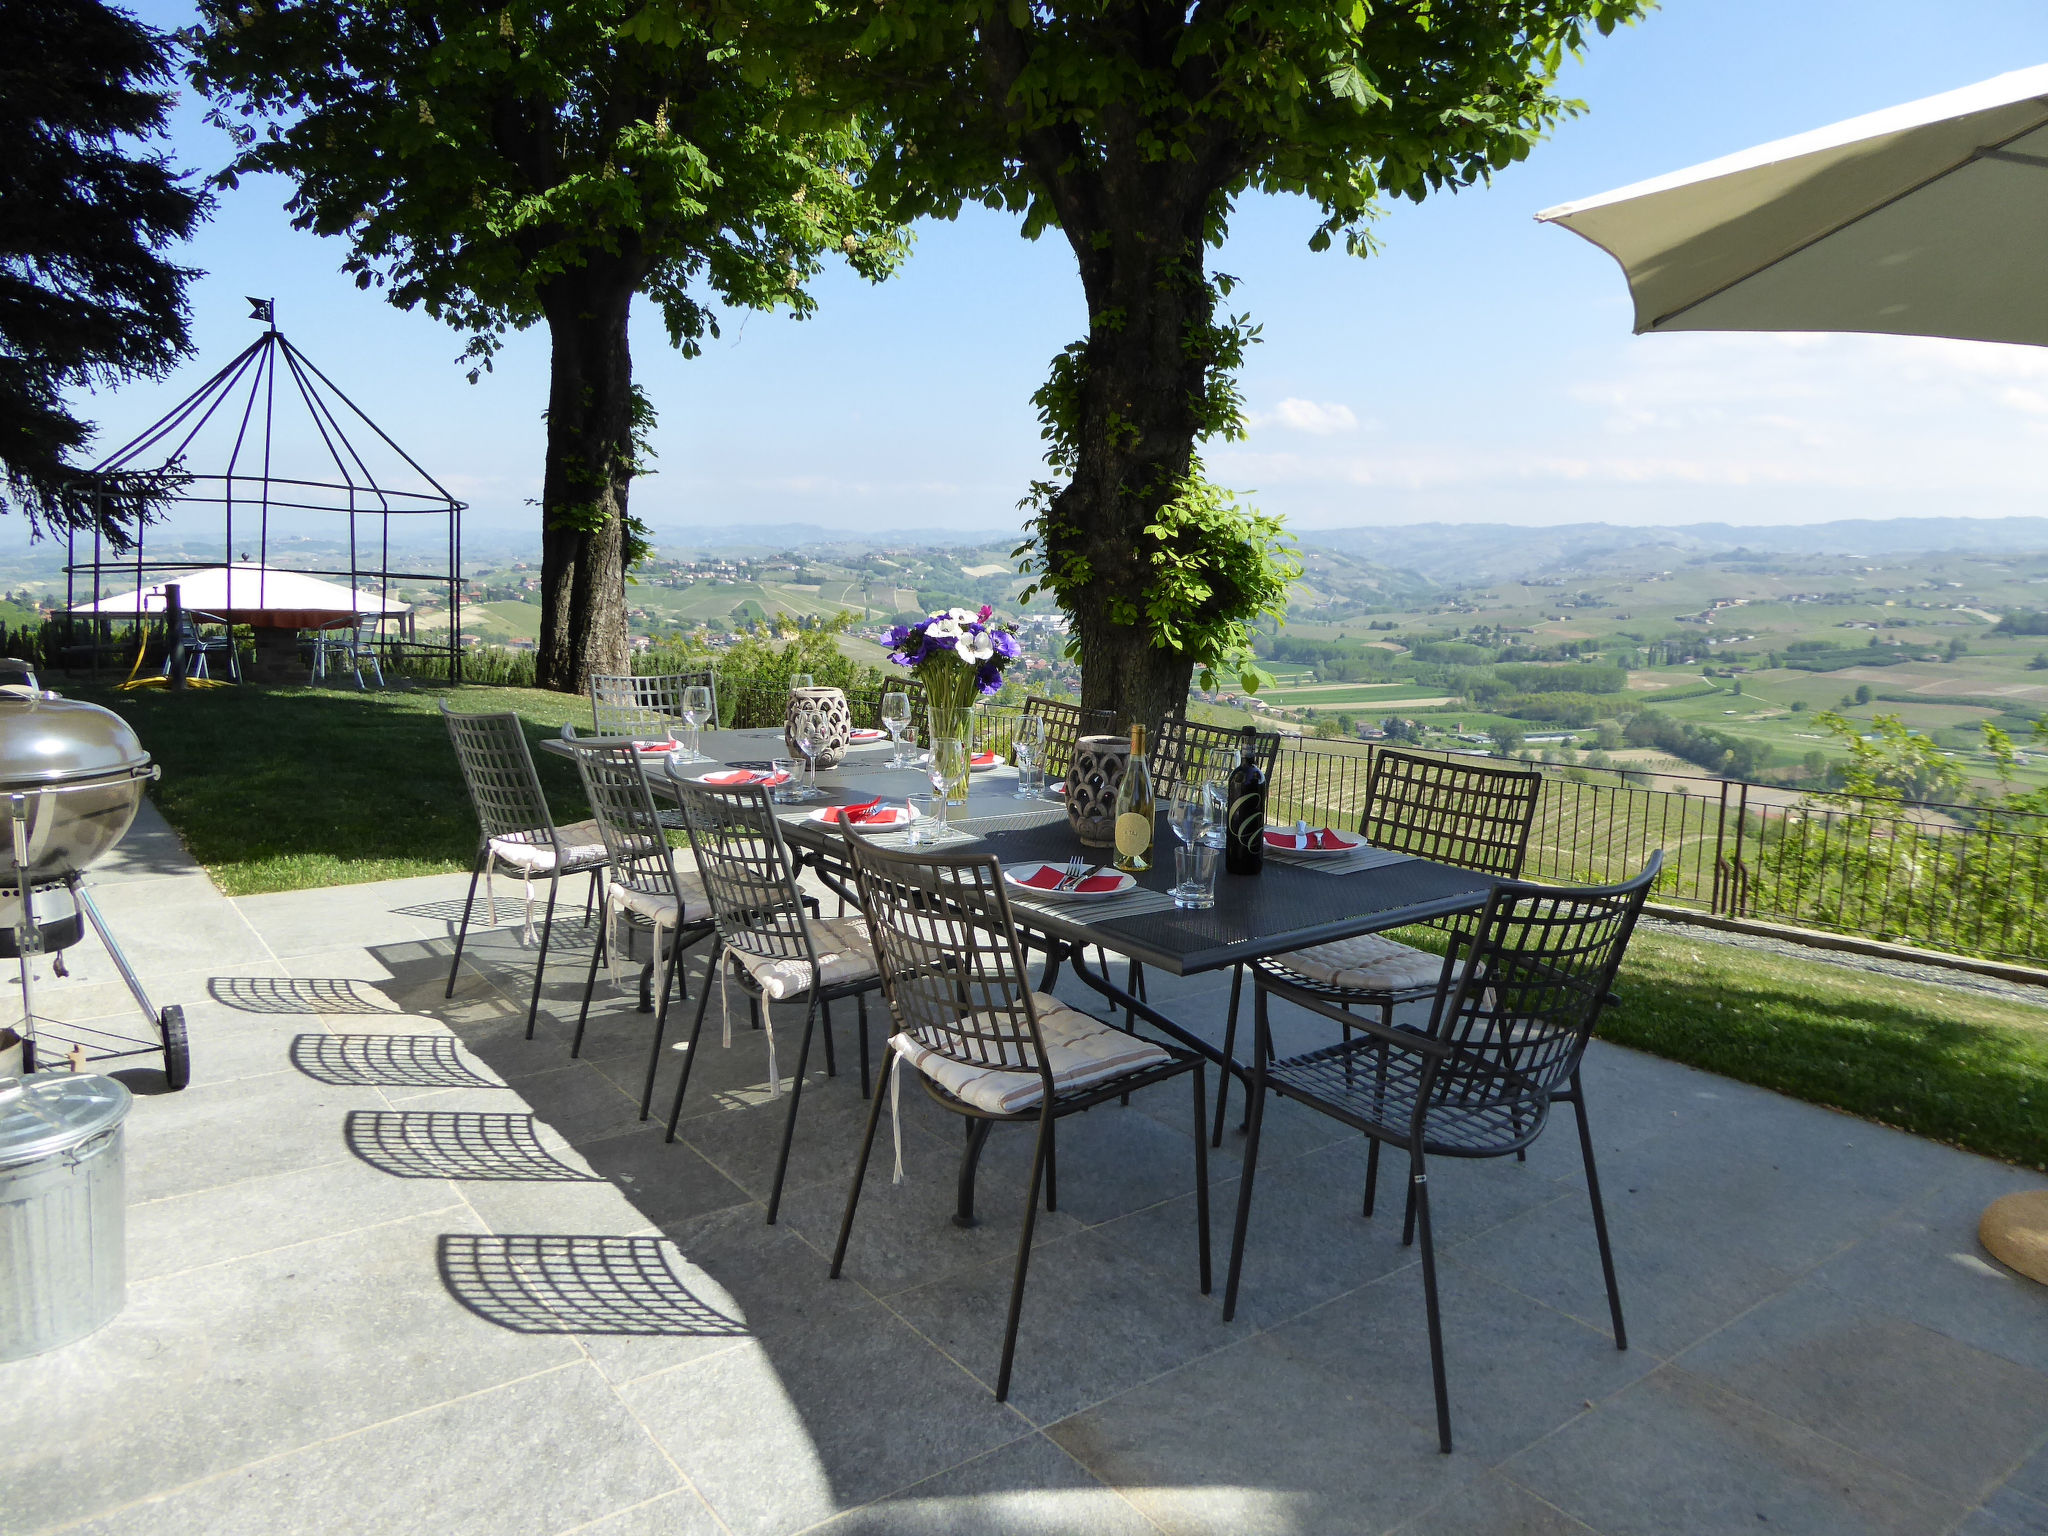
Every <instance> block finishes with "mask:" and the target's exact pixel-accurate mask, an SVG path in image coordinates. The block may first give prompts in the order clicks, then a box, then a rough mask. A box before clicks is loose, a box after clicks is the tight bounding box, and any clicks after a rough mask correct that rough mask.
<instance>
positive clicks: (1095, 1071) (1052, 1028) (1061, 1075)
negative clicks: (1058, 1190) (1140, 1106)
mask: <svg viewBox="0 0 2048 1536" xmlns="http://www.w3.org/2000/svg"><path fill="white" fill-rule="evenodd" d="M1031 1000H1032V1003H1033V1004H1034V1005H1035V1006H1036V1008H1037V1010H1038V1033H1039V1037H1040V1038H1041V1039H1042V1040H1044V1041H1045V1057H1046V1062H1047V1064H1048V1065H1049V1066H1050V1067H1051V1068H1052V1084H1053V1091H1054V1092H1055V1093H1068V1092H1071V1091H1073V1090H1075V1089H1080V1088H1092V1087H1094V1086H1096V1085H1097V1084H1100V1083H1106V1082H1108V1081H1110V1080H1111V1079H1113V1078H1118V1077H1125V1076H1128V1075H1129V1074H1131V1073H1133V1072H1138V1071H1142V1070H1144V1069H1145V1068H1147V1067H1156V1066H1161V1065H1163V1064H1164V1063H1166V1062H1169V1061H1171V1060H1172V1059H1173V1058H1172V1057H1171V1056H1170V1055H1168V1054H1167V1052H1166V1051H1165V1050H1163V1049H1162V1048H1160V1047H1159V1046H1157V1045H1154V1044H1153V1043H1152V1042H1151V1041H1150V1040H1141V1039H1139V1038H1138V1037H1137V1036H1136V1035H1132V1034H1126V1033H1125V1032H1124V1031H1123V1030H1121V1029H1118V1028H1116V1027H1115V1026H1114V1025H1111V1024H1105V1023H1103V1022H1102V1020H1100V1019H1096V1018H1090V1017H1089V1016H1088V1015H1087V1014H1085V1013H1077V1012H1076V1011H1075V1010H1073V1009H1072V1008H1069V1007H1068V1006H1067V1005H1066V1004H1065V1003H1063V1002H1061V1001H1060V1000H1059V999H1058V998H1056V997H1049V996H1047V995H1046V994H1045V993H1043V992H1034V993H1032V994H1031ZM971 1022H973V1021H971V1020H970V1023H971ZM927 1033H928V1032H926V1031H905V1032H904V1033H902V1034H898V1035H892V1036H890V1037H889V1045H890V1047H891V1048H892V1049H893V1050H894V1051H895V1052H896V1054H897V1055H898V1056H901V1057H902V1058H903V1059H904V1061H905V1062H907V1063H908V1064H909V1065H911V1066H913V1067H915V1068H917V1070H918V1071H920V1072H922V1073H923V1074H924V1075H925V1076H926V1077H929V1078H930V1079H931V1080H932V1081H933V1082H935V1083H937V1084H938V1085H939V1086H940V1087H941V1088H943V1089H945V1090H946V1091H947V1092H948V1093H950V1094H952V1095H953V1097H954V1098H956V1099H960V1100H963V1101H964V1102H966V1103H969V1104H972V1105H973V1106H974V1107H975V1108H976V1109H981V1110H986V1111H987V1112H988V1113H990V1114H993V1115H1011V1114H1016V1113H1017V1112H1018V1111H1020V1110H1026V1109H1030V1108H1032V1107H1033V1106H1035V1105H1036V1104H1037V1103H1038V1102H1039V1101H1040V1100H1041V1099H1043V1098H1044V1097H1045V1079H1044V1078H1042V1077H1041V1076H1039V1074H1038V1073H1037V1072H1035V1071H1028V1070H1017V1069H1016V1068H1022V1067H1023V1063H1024V1056H1023V1053H1021V1052H1019V1051H1018V1050H1017V1049H1016V1048H1015V1047H1014V1046H1005V1047H1004V1048H1003V1054H1004V1059H1005V1060H1013V1061H1014V1062H1015V1063H1016V1068H1013V1069H1005V1068H1003V1067H994V1066H979V1065H976V1064H974V1063H971V1062H965V1061H956V1060H955V1059H954V1058H953V1057H951V1056H945V1055H941V1054H940V1053H939V1052H938V1051H936V1050H934V1049H932V1045H931V1043H930V1040H929V1039H928V1038H926V1035H927Z"/></svg>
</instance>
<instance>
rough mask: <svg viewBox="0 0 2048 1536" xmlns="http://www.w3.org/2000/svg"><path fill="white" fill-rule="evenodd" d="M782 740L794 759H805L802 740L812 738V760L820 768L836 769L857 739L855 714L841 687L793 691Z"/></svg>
mask: <svg viewBox="0 0 2048 1536" xmlns="http://www.w3.org/2000/svg"><path fill="white" fill-rule="evenodd" d="M782 719H783V725H782V739H783V740H784V741H785V742H786V743H788V745H789V755H790V756H791V757H802V756H803V755H804V750H803V748H802V747H800V746H798V745H797V743H798V742H799V741H800V740H803V739H805V737H806V733H808V739H809V741H810V744H811V757H812V758H813V760H814V761H816V763H817V765H818V766H819V767H820V768H836V767H838V766H839V760H840V759H841V758H842V757H844V756H846V746H847V743H848V742H850V741H852V740H853V711H852V710H850V709H848V708H847V707H846V694H845V692H844V690H842V689H838V688H792V689H790V690H789V708H788V710H787V712H785V713H784V715H783V717H782Z"/></svg>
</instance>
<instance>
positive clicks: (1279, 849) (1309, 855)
mask: <svg viewBox="0 0 2048 1536" xmlns="http://www.w3.org/2000/svg"><path fill="white" fill-rule="evenodd" d="M1318 832H1328V833H1330V835H1331V836H1333V837H1341V838H1342V839H1343V840H1344V841H1343V842H1342V843H1340V844H1338V845H1337V846H1335V847H1332V848H1315V847H1310V848H1303V847H1301V846H1300V845H1299V838H1300V834H1299V833H1295V832H1282V833H1279V834H1277V835H1278V837H1279V839H1280V840H1279V841H1278V842H1275V841H1274V838H1275V835H1276V834H1275V833H1274V831H1273V829H1272V828H1271V827H1268V828H1267V829H1266V852H1268V853H1291V854H1294V855H1295V856H1296V857H1298V858H1303V859H1339V858H1342V857H1343V856H1344V855H1345V854H1347V853H1356V852H1358V850H1359V849H1361V848H1363V847H1364V846H1365V839H1364V838H1362V837H1359V836H1357V835H1356V834H1355V833H1351V832H1339V831H1337V830H1336V829H1335V828H1334V827H1311V828H1309V835H1310V836H1314V835H1315V834H1316V833H1318Z"/></svg>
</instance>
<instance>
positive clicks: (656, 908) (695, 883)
mask: <svg viewBox="0 0 2048 1536" xmlns="http://www.w3.org/2000/svg"><path fill="white" fill-rule="evenodd" d="M656 878H659V877H658V876H657V877H656ZM676 883H677V884H679V885H680V886H682V888H683V910H682V911H681V912H680V913H678V912H677V911H676V899H675V896H674V895H673V894H672V893H670V892H668V891H661V890H655V891H636V890H634V889H633V888H632V887H631V886H628V885H615V886H613V887H612V905H613V906H614V907H616V908H618V909H619V910H620V911H622V912H632V913H635V914H637V915H638V916H640V917H644V918H646V919H647V921H649V922H650V923H652V924H654V926H655V927H657V928H679V927H681V926H682V925H683V924H684V923H701V922H708V921H709V920H710V917H711V901H710V898H708V897H707V896H706V895H705V894H704V882H703V881H702V880H699V879H698V878H697V877H696V876H695V875H685V874H682V873H680V872H679V873H678V874H677V875H676Z"/></svg>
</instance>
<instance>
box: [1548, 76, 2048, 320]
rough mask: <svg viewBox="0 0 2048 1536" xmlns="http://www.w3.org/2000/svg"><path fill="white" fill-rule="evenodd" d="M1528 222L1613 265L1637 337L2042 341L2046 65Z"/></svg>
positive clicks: (2047, 188) (2047, 193)
mask: <svg viewBox="0 0 2048 1536" xmlns="http://www.w3.org/2000/svg"><path fill="white" fill-rule="evenodd" d="M1536 217H1537V218H1538V219H1540V220H1542V221H1544V222H1546V223H1552V224H1562V225H1563V226H1564V227H1565V228H1567V229H1569V230H1571V231H1572V232H1573V233H1574V234H1578V235H1583V236H1584V237H1585V238H1586V239H1588V240H1590V241H1592V242H1593V243H1594V244H1595V245H1597V246H1599V247H1600V248H1601V249H1602V250H1604V251H1606V252H1607V253H1608V254H1609V255H1610V256H1612V257H1613V258H1614V259H1615V260H1616V261H1618V262H1620V263H1621V268H1622V271H1623V272H1624V273H1625V274H1626V275H1627V277H1628V283H1629V289H1630V291H1631V292H1632V293H1633V295H1634V297H1635V306H1636V315H1635V328H1636V331H1637V332H1638V333H1642V332H1646V331H1880V332H1887V333H1890V334H1892V335H1899V336H1953V337H1961V338H1964V339H1967V340H1972V341H2010V342H2030V343H2033V344H2034V345H2036V346H2048V268H2044V262H2043V253H2044V252H2048V65H2041V66H2037V67H2036V68H2033V69H2023V70H2019V71H2016V72H2015V73H2013V74H2009V75H2000V76H1998V77H1997V78H1996V79H1992V80H1986V81H1984V82H1982V83H1981V84H1978V85H1972V86H1966V87H1964V88H1963V89H1962V90H1959V91H1948V92H1946V93H1944V94H1942V95H1939V96H1929V97H1927V98H1926V99H1925V100H1923V101H1915V102H1909V103H1907V104H1906V105H1905V106H1901V107H1892V108H1889V109H1888V110H1886V111H1883V112H1873V113H1871V114H1869V115H1868V116H1866V117H1854V118H1850V119H1849V120H1848V121H1847V122H1843V123H1836V124H1835V125H1834V126H1833V127H1831V128H1818V129H1815V130H1814V131H1813V132H1811V133H1802V134H1799V135H1796V136H1795V137H1793V138H1789V139H1779V140H1778V141H1777V142H1775V143H1772V144H1765V145H1762V146H1760V147H1758V148H1756V149H1748V150H1744V151H1742V152H1741V153H1740V154H1734V155H1729V156H1726V157H1725V158H1723V159H1720V160H1710V161H1708V162H1707V163H1706V164H1705V165H1697V166H1694V167H1693V168H1692V169H1691V170H1686V171H1674V172H1672V173H1671V174H1670V175H1668V176H1659V177H1656V178H1655V179H1653V180H1650V181H1642V182H1637V183H1636V184H1635V185H1633V186H1627V187H1623V188H1621V189H1620V190H1618V191H1614V192H1606V193H1602V194H1601V195H1600V196H1598V197H1588V198H1582V199H1580V200H1579V201H1577V202H1571V203H1562V204H1560V205H1558V206H1557V207H1555V208H1547V209H1545V210H1544V211H1543V212H1541V213H1539V214H1537V215H1536Z"/></svg>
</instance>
